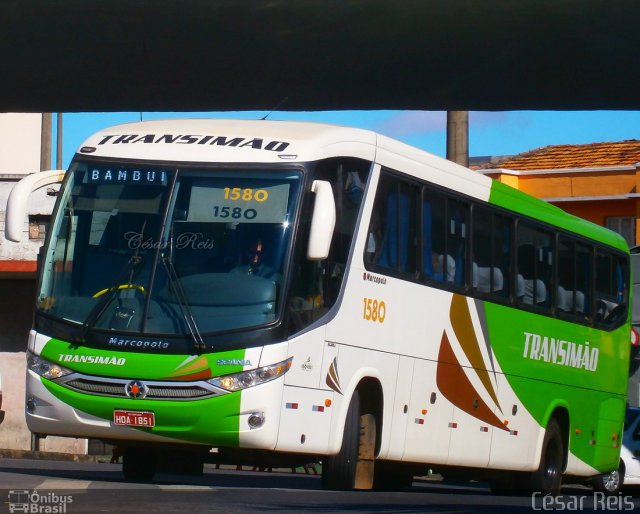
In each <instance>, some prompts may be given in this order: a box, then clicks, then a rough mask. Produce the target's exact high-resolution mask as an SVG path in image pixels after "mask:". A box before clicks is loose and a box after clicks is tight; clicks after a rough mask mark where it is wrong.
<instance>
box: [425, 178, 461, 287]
mask: <svg viewBox="0 0 640 514" xmlns="http://www.w3.org/2000/svg"><path fill="white" fill-rule="evenodd" d="M445 202H446V200H445V197H444V196H443V195H442V194H439V193H438V192H437V191H433V190H432V189H429V188H425V189H424V194H423V200H422V273H423V274H424V276H425V277H427V278H430V279H432V280H436V281H438V282H448V283H452V282H453V281H454V278H455V273H456V271H455V268H456V263H455V259H454V258H453V257H452V256H451V255H449V254H447V253H446V247H445V241H446V235H445V234H446V218H445V212H446V203H445Z"/></svg>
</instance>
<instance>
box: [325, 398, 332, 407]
mask: <svg viewBox="0 0 640 514" xmlns="http://www.w3.org/2000/svg"><path fill="white" fill-rule="evenodd" d="M324 406H325V407H331V400H330V399H329V398H327V399H326V400H325V401H324Z"/></svg>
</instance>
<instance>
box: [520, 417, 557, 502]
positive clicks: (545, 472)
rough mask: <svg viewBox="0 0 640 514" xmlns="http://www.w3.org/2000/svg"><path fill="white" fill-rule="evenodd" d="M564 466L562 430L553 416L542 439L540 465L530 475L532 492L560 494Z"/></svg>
mask: <svg viewBox="0 0 640 514" xmlns="http://www.w3.org/2000/svg"><path fill="white" fill-rule="evenodd" d="M563 468H564V443H563V442H562V432H561V430H560V425H558V422H557V421H556V420H555V418H551V419H550V420H549V424H548V425H547V430H546V431H545V434H544V439H543V441H542V455H541V456H540V466H539V467H538V469H537V470H536V471H534V472H533V473H532V474H531V476H530V480H529V488H530V490H531V491H532V492H540V493H541V494H543V495H546V494H550V495H558V494H560V487H561V485H562V471H563Z"/></svg>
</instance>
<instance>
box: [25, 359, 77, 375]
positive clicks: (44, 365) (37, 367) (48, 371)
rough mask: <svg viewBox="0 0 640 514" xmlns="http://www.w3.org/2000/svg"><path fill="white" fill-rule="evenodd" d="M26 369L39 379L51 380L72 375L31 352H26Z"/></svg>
mask: <svg viewBox="0 0 640 514" xmlns="http://www.w3.org/2000/svg"><path fill="white" fill-rule="evenodd" d="M27 369H30V370H31V371H33V372H35V373H37V374H38V375H40V376H41V377H44V378H48V379H49V380H53V379H55V378H60V377H64V376H65V375H68V374H69V373H73V371H71V370H70V369H67V368H64V367H62V366H59V365H58V364H55V363H53V362H51V361H48V360H47V359H43V358H42V357H39V356H37V355H35V354H33V353H31V352H27Z"/></svg>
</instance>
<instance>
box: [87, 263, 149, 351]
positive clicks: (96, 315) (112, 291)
mask: <svg viewBox="0 0 640 514" xmlns="http://www.w3.org/2000/svg"><path fill="white" fill-rule="evenodd" d="M141 262H142V257H140V256H139V255H132V256H131V258H130V259H129V260H128V261H127V263H126V264H125V266H124V267H123V268H122V271H120V273H119V274H118V277H117V278H116V280H115V282H114V284H113V285H112V286H111V287H108V288H107V289H103V290H102V291H98V293H96V295H97V294H99V296H100V300H99V301H98V303H96V304H95V305H94V306H93V308H92V309H91V310H90V311H89V314H87V317H86V318H85V320H84V323H83V324H82V329H81V331H80V335H79V336H78V342H80V343H84V342H85V341H86V335H87V331H88V330H89V327H91V326H92V325H93V324H94V323H95V322H96V321H98V320H99V319H100V318H101V317H102V315H103V314H104V313H105V311H106V310H107V307H109V305H110V304H111V301H112V300H113V299H114V297H115V295H116V293H117V292H118V291H121V290H122V289H130V288H131V287H130V286H134V284H133V276H134V272H135V270H136V268H137V267H138V266H139V265H140V263H141ZM129 269H131V273H130V275H129V282H128V283H126V284H123V282H122V278H123V277H124V276H125V273H126V272H127V271H128V270H129ZM96 295H94V297H95V296H96Z"/></svg>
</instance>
